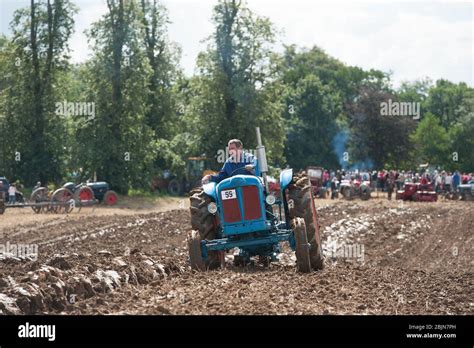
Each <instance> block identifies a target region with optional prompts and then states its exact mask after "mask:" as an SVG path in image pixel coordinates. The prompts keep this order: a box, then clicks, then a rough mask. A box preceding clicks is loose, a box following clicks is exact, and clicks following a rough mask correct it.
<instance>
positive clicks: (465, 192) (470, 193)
mask: <svg viewBox="0 0 474 348" xmlns="http://www.w3.org/2000/svg"><path fill="white" fill-rule="evenodd" d="M458 192H459V197H460V199H461V200H462V201H472V200H474V180H471V181H469V182H468V183H467V184H461V185H459V186H458Z"/></svg>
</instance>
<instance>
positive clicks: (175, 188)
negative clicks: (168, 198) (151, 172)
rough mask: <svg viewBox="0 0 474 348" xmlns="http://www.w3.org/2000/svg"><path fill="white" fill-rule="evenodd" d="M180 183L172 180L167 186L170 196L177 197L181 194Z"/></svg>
mask: <svg viewBox="0 0 474 348" xmlns="http://www.w3.org/2000/svg"><path fill="white" fill-rule="evenodd" d="M181 191H182V187H181V183H180V182H179V180H178V179H173V180H171V181H170V183H169V184H168V192H169V194H170V195H172V196H179V195H180V194H181V193H182V192H181Z"/></svg>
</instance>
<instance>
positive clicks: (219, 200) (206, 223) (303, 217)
mask: <svg viewBox="0 0 474 348" xmlns="http://www.w3.org/2000/svg"><path fill="white" fill-rule="evenodd" d="M257 141H258V147H257V158H258V160H257V167H256V168H254V167H253V165H251V164H248V165H246V166H245V169H246V170H247V171H249V170H252V169H255V174H256V175H235V176H232V177H229V178H226V179H224V180H222V181H221V182H220V183H218V184H216V183H214V182H210V183H208V184H205V185H203V186H202V187H199V188H196V189H194V190H193V191H192V192H191V193H192V196H191V197H190V200H191V207H190V210H191V225H192V228H193V230H192V231H191V233H190V235H189V236H188V247H189V258H190V263H191V267H192V268H193V269H195V270H201V271H204V270H207V269H210V268H216V267H219V265H220V266H221V267H224V265H225V253H226V252H229V251H230V250H231V249H234V248H238V255H236V256H235V258H234V262H235V263H236V264H247V263H249V262H251V260H250V258H251V257H253V256H258V257H259V260H260V261H261V262H262V263H264V264H266V265H268V264H269V263H270V262H272V261H277V254H278V253H279V252H280V242H283V241H288V242H289V245H290V247H291V248H292V249H293V250H295V251H296V259H297V268H298V270H299V271H301V272H310V271H311V270H312V269H314V270H319V269H322V268H323V265H324V259H323V255H322V248H321V239H320V235H319V226H318V221H317V218H316V209H315V206H314V200H313V192H312V190H311V185H310V183H309V180H308V177H307V176H306V174H305V173H304V172H303V173H301V174H297V175H293V170H292V169H286V170H283V171H282V172H281V174H280V189H281V195H280V197H276V196H275V195H274V194H272V193H269V192H270V191H269V186H268V181H267V171H268V166H267V160H266V155H265V147H264V146H263V145H262V142H261V138H260V130H259V128H257Z"/></svg>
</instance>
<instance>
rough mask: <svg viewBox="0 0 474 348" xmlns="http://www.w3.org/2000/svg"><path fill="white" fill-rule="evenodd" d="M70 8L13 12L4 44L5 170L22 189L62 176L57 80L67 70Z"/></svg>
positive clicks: (51, 2) (46, 4)
mask: <svg viewBox="0 0 474 348" xmlns="http://www.w3.org/2000/svg"><path fill="white" fill-rule="evenodd" d="M75 11H76V8H75V6H74V5H73V4H72V3H71V2H70V1H68V0H47V1H35V0H31V3H30V7H29V8H28V9H27V8H24V9H20V10H18V11H16V12H15V14H14V18H13V20H12V22H11V25H10V26H11V28H12V32H13V37H12V40H11V42H9V43H4V46H5V51H3V53H2V55H3V57H4V59H5V58H6V61H7V62H8V63H7V64H6V66H5V68H6V70H7V71H8V74H7V76H8V77H6V80H5V82H7V83H8V85H9V87H8V88H5V89H3V90H2V95H1V97H0V98H1V99H2V102H1V107H2V113H3V115H4V116H3V117H4V118H3V134H4V135H5V136H6V139H5V140H6V142H7V143H8V145H6V146H5V148H3V149H2V151H3V153H4V155H3V156H2V157H3V158H4V161H5V164H4V165H5V166H6V167H7V168H9V170H8V171H7V172H10V173H11V174H10V175H11V176H12V177H13V176H14V177H21V178H23V179H24V180H25V181H26V183H27V184H31V183H33V182H34V181H36V180H38V179H40V180H41V181H43V182H47V181H59V180H60V179H61V175H62V172H63V171H64V156H63V155H64V151H63V148H62V141H63V139H62V135H63V134H64V133H65V128H64V121H63V119H61V117H60V115H57V114H56V113H55V102H56V101H57V100H58V99H59V98H61V89H60V88H58V86H59V85H60V76H61V74H62V73H63V72H64V71H66V70H67V68H68V58H69V57H68V44H67V42H68V40H69V38H70V36H71V34H72V32H73V25H74V20H73V18H72V17H73V14H74V12H75Z"/></svg>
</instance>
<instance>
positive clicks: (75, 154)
mask: <svg viewBox="0 0 474 348" xmlns="http://www.w3.org/2000/svg"><path fill="white" fill-rule="evenodd" d="M106 4H107V13H106V14H105V15H104V16H103V17H102V18H101V19H100V20H98V21H97V22H95V23H93V24H92V26H91V27H90V28H89V29H88V30H87V36H88V39H89V44H90V47H91V49H92V56H91V57H90V58H89V59H88V60H87V61H85V62H84V63H81V64H77V65H72V64H71V63H70V57H69V49H68V41H69V39H70V37H71V35H72V33H73V29H74V21H73V16H74V14H75V12H76V7H75V6H74V4H73V3H72V1H71V0H34V1H32V5H31V6H29V7H27V8H24V9H21V10H19V11H17V12H16V13H15V14H14V18H13V20H12V21H11V28H12V35H11V37H5V36H0V132H1V133H0V134H2V135H1V137H0V175H6V176H7V177H8V178H9V179H10V180H12V181H15V180H17V179H19V180H20V181H21V182H22V183H24V184H25V185H27V186H30V185H33V184H34V183H35V182H36V181H38V180H41V181H42V182H43V183H44V184H45V183H48V184H50V185H51V187H53V186H55V187H57V186H58V185H60V184H61V183H62V182H64V181H66V180H67V181H76V182H80V181H85V180H86V179H92V178H94V177H95V176H96V177H97V179H99V180H106V181H109V182H110V183H111V185H112V187H113V189H115V190H117V191H119V192H121V193H124V194H131V195H140V196H144V195H145V193H144V190H148V189H149V187H150V182H151V181H152V178H153V177H155V176H159V175H160V173H162V172H163V171H164V170H170V171H171V173H172V175H173V176H178V177H184V176H186V164H187V159H188V157H194V156H203V157H207V158H208V159H210V160H213V159H214V160H215V159H216V157H217V154H218V151H219V150H225V147H226V145H227V142H228V140H229V139H231V138H239V139H241V140H242V141H243V143H244V147H245V148H246V149H254V148H255V147H256V136H255V127H257V126H259V127H260V128H261V132H262V137H263V142H264V144H265V146H266V149H267V157H268V160H269V164H270V165H271V167H272V175H274V176H277V174H278V171H277V169H276V168H284V167H286V166H287V165H290V166H292V167H294V168H295V169H303V168H306V167H307V166H309V165H321V166H323V167H326V168H330V169H334V168H336V167H339V166H340V165H341V164H342V162H341V151H340V149H338V148H336V146H335V143H336V140H337V142H339V140H338V139H343V138H344V137H345V135H347V138H348V141H347V142H343V143H342V146H343V151H347V152H348V154H349V162H348V163H346V164H347V165H348V166H351V165H357V164H358V163H359V162H361V161H362V162H366V163H367V162H369V163H372V164H373V167H374V168H382V167H387V168H405V169H408V168H410V167H411V168H413V167H415V166H417V165H418V164H420V163H422V162H430V163H432V164H438V165H440V166H444V167H445V168H446V169H449V170H454V169H458V170H461V171H467V172H472V171H473V170H474V157H473V156H474V151H473V150H472V149H473V148H474V147H473V146H474V137H473V136H472V134H473V131H474V129H473V127H474V89H473V88H470V87H468V86H467V85H466V84H465V83H458V84H456V83H452V82H449V81H446V80H438V81H435V82H434V83H433V82H432V81H431V80H430V79H428V78H426V79H422V80H417V81H413V82H404V83H402V85H401V86H400V88H398V89H397V90H396V91H394V90H392V88H391V81H390V75H389V74H387V73H385V72H382V71H379V70H374V69H371V70H363V69H361V68H359V67H354V66H347V65H345V64H344V63H343V62H341V61H339V60H337V59H335V58H333V57H331V56H329V55H328V54H327V53H326V52H324V51H323V50H322V49H321V48H319V47H312V48H298V47H296V46H294V45H291V46H285V47H284V51H283V52H282V53H275V52H273V51H272V50H273V48H274V44H275V42H276V33H277V31H276V29H275V28H274V27H273V25H272V23H271V22H270V21H269V20H268V19H267V18H264V17H260V16H257V15H256V14H255V13H253V12H252V11H250V10H249V9H248V8H247V7H246V6H245V4H244V3H243V2H240V1H237V0H219V1H218V2H217V4H216V6H215V7H214V10H213V14H212V18H211V19H212V22H213V24H214V32H213V34H212V35H211V37H209V38H208V39H207V43H208V47H207V48H206V50H205V51H203V52H201V53H200V54H199V56H198V58H197V62H196V63H197V74H195V75H194V76H192V77H186V76H184V75H183V73H182V71H181V70H180V67H179V64H178V61H179V56H180V49H179V48H178V47H177V46H176V45H175V44H174V43H173V42H170V40H169V39H168V37H167V26H168V24H169V19H168V14H167V10H166V8H165V7H164V6H163V5H162V4H161V3H160V2H159V1H156V0H136V1H127V0H107V1H106ZM389 99H391V100H392V101H401V102H419V103H420V104H421V116H422V119H421V121H419V122H418V123H417V122H415V121H414V120H413V119H412V118H411V117H407V116H384V115H381V103H382V102H386V101H388V100H389ZM68 102H72V103H93V105H94V112H93V115H84V114H80V113H79V114H76V113H75V114H71V115H69V114H67V113H66V114H64V113H59V112H58V104H59V105H63V103H68ZM91 105H92V104H91ZM339 145H341V144H339ZM211 162H212V161H211ZM212 166H213V169H218V167H220V166H221V163H216V161H214V163H213V165H212Z"/></svg>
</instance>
